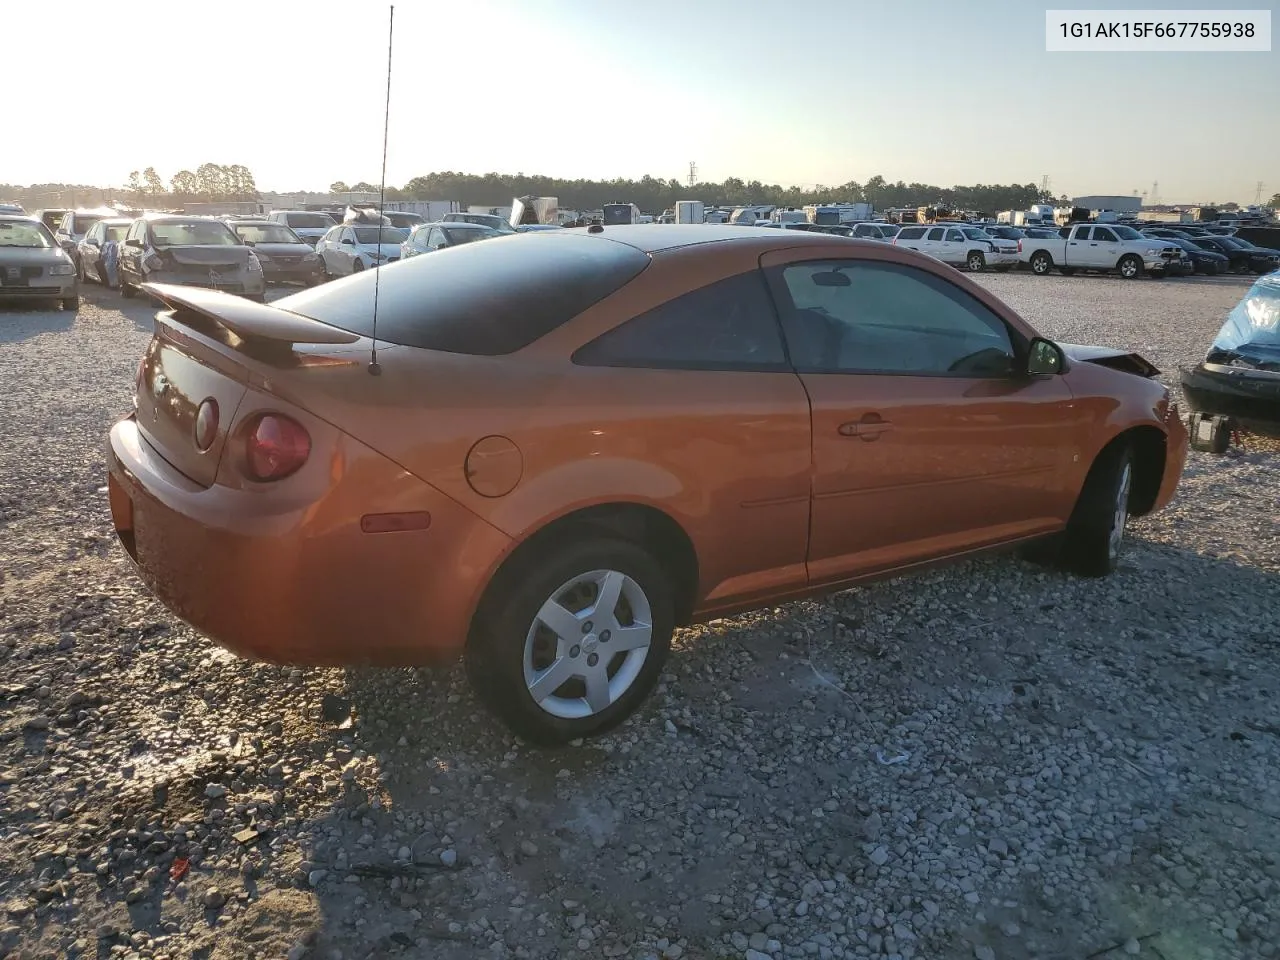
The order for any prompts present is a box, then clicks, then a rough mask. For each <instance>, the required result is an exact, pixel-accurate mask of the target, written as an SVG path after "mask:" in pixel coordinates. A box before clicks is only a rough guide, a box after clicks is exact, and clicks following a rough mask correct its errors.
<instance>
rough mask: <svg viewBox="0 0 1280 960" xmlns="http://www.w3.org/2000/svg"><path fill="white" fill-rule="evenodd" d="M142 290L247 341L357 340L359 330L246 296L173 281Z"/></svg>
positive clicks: (166, 303) (168, 305)
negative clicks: (348, 328)
mask: <svg viewBox="0 0 1280 960" xmlns="http://www.w3.org/2000/svg"><path fill="white" fill-rule="evenodd" d="M141 289H142V290H144V291H145V292H147V293H149V294H150V295H151V296H153V297H155V298H157V299H158V300H160V301H161V302H162V303H164V305H165V306H167V307H169V308H170V309H172V310H175V311H177V310H189V311H191V312H193V313H197V314H199V315H200V316H202V317H204V318H206V319H209V320H212V321H213V322H214V323H216V324H218V325H219V326H221V327H225V328H226V329H227V330H230V331H231V332H232V333H234V334H236V335H237V336H239V337H242V338H244V339H248V340H273V341H276V342H278V343H335V344H336V343H355V342H356V341H358V340H359V339H360V335H359V334H356V333H348V332H347V331H346V330H339V329H338V328H337V327H331V326H329V324H327V323H321V322H320V321H319V320H312V319H311V318H310V317H304V316H302V315H301V314H297V313H290V312H289V311H288V310H281V309H280V308H279V307H272V306H269V305H267V304H265V303H255V302H254V301H252V300H246V299H245V298H244V297H237V296H235V295H234V294H230V293H223V292H222V291H220V290H207V289H205V288H203V287H185V286H178V285H176V284H172V283H144V284H142V287H141Z"/></svg>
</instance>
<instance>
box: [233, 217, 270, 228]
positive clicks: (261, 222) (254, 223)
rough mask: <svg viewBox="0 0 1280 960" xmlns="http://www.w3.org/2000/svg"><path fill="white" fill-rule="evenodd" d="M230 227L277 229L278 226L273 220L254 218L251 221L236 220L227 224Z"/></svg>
mask: <svg viewBox="0 0 1280 960" xmlns="http://www.w3.org/2000/svg"><path fill="white" fill-rule="evenodd" d="M227 225H228V226H231V227H278V226H280V224H278V223H276V221H274V220H268V219H266V218H265V217H254V218H253V219H252V220H236V221H235V222H234V223H229V224H227Z"/></svg>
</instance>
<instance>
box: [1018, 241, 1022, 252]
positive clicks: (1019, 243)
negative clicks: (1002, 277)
mask: <svg viewBox="0 0 1280 960" xmlns="http://www.w3.org/2000/svg"><path fill="white" fill-rule="evenodd" d="M1018 252H1019V253H1021V252H1022V241H1021V240H1019V241H1018Z"/></svg>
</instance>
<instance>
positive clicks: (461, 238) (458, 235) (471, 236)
mask: <svg viewBox="0 0 1280 960" xmlns="http://www.w3.org/2000/svg"><path fill="white" fill-rule="evenodd" d="M441 229H443V230H444V235H445V236H446V237H448V238H449V242H450V243H470V242H471V241H472V240H483V239H485V238H486V237H496V236H498V231H497V230H491V229H489V228H488V227H470V228H468V227H442V228H441Z"/></svg>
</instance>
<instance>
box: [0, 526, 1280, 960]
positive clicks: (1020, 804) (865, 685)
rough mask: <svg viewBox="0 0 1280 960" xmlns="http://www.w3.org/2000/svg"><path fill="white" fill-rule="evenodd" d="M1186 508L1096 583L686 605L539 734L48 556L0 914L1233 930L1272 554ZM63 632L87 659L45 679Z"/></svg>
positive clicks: (448, 693) (929, 583)
mask: <svg viewBox="0 0 1280 960" xmlns="http://www.w3.org/2000/svg"><path fill="white" fill-rule="evenodd" d="M1177 520H1178V515H1177V513H1176V511H1175V516H1174V518H1173V519H1172V520H1170V521H1168V522H1162V523H1161V524H1155V525H1152V526H1150V527H1148V526H1147V525H1146V524H1145V523H1144V524H1142V525H1140V526H1139V527H1138V528H1137V529H1136V531H1135V532H1136V536H1137V540H1136V542H1135V543H1134V545H1133V547H1132V548H1131V549H1130V550H1129V552H1128V553H1127V554H1126V557H1125V560H1124V563H1123V564H1122V566H1121V569H1120V570H1118V571H1117V573H1116V574H1115V575H1114V576H1112V577H1109V578H1105V579H1102V580H1082V579H1077V578H1072V577H1068V576H1064V575H1061V574H1059V573H1056V572H1054V571H1050V570H1046V569H1043V568H1040V567H1036V566H1033V565H1031V564H1028V563H1024V562H1021V561H1019V560H1015V559H1011V558H990V559H983V560H977V561H972V562H969V563H966V564H963V565H961V566H959V567H957V568H953V569H951V570H944V571H933V572H929V573H925V574H922V575H919V576H916V577H912V578H902V579H899V580H893V581H888V582H885V583H881V584H876V585H873V586H869V587H865V588H861V589H857V590H851V591H846V592H843V593H840V594H837V595H834V596H832V597H829V598H825V599H822V600H817V601H810V602H802V603H793V604H788V605H786V606H783V607H779V608H776V609H772V610H763V611H758V612H756V613H751V614H746V615H743V616H740V617H735V618H732V619H726V620H720V621H715V622H712V623H710V624H705V625H701V626H698V627H695V628H690V629H687V630H682V631H680V633H679V635H678V636H677V638H676V643H675V648H676V649H675V651H674V653H673V656H672V657H671V659H670V661H669V662H668V664H667V666H666V668H665V669H664V672H663V675H662V677H661V679H660V682H659V685H658V688H657V689H656V690H655V692H654V695H653V696H652V698H651V699H650V701H649V702H648V703H647V704H646V705H645V706H644V707H643V708H642V709H641V710H640V712H639V713H638V714H637V715H636V716H635V717H634V718H633V719H632V720H631V721H629V722H628V723H626V724H624V725H623V726H622V727H620V728H619V729H618V730H616V731H614V732H612V733H610V734H608V735H607V736H604V737H602V738H599V739H597V740H593V741H589V742H586V743H583V744H579V745H571V746H568V747H565V748H561V749H556V750H543V749H533V748H530V747H528V746H527V745H525V744H522V743H521V742H519V741H518V740H517V739H516V738H514V737H513V736H511V735H510V734H509V733H508V732H507V731H506V730H505V729H504V728H502V727H501V726H500V725H499V724H498V723H497V722H496V721H494V720H493V719H492V718H491V717H490V716H489V715H488V714H487V713H485V712H484V711H483V710H482V709H481V707H480V706H479V704H478V703H477V701H476V700H475V699H474V698H473V697H472V695H471V694H470V692H469V691H468V690H467V688H466V685H465V680H464V678H463V675H462V671H461V670H460V669H457V668H451V669H442V670H345V671H344V670H295V669H290V668H285V667H276V666H269V665H262V664H254V663H249V662H246V661H242V660H239V659H237V658H235V657H233V656H231V655H230V654H227V653H225V652H224V651H222V650H220V649H218V648H216V647H215V646H213V645H212V644H211V643H210V642H208V641H207V640H204V639H203V638H200V637H199V636H197V635H195V634H193V633H192V632H191V631H189V630H188V629H187V628H185V627H182V626H181V625H180V624H177V623H176V621H175V620H174V619H173V618H172V617H171V616H170V615H168V614H166V613H164V612H163V611H162V610H161V609H160V608H159V606H158V604H157V603H156V602H155V601H154V600H153V599H151V598H150V597H148V596H146V595H145V593H144V592H143V591H142V590H141V588H140V587H130V588H128V589H125V590H123V591H122V592H121V593H120V595H119V596H118V597H113V598H108V597H106V596H105V595H101V594H99V593H97V592H96V590H95V589H90V590H88V591H86V590H85V589H84V587H83V585H82V583H81V582H80V581H78V580H68V581H67V582H65V583H61V584H59V583H57V582H54V583H52V584H50V585H49V586H48V589H46V590H45V591H44V592H43V593H42V597H43V599H42V602H41V604H40V606H39V607H38V608H32V614H31V619H30V622H27V621H22V622H17V621H12V620H11V621H10V627H9V632H8V633H7V634H6V636H12V637H13V638H14V640H15V647H14V652H13V653H12V654H10V655H7V659H6V660H5V661H4V669H5V671H6V673H5V676H6V687H5V690H4V694H5V698H6V699H5V701H4V703H3V705H2V707H0V730H2V731H3V734H4V737H5V739H4V741H3V742H4V743H5V744H6V747H5V756H6V763H7V766H6V767H5V768H4V769H3V770H2V771H0V772H3V773H4V774H5V777H6V778H5V779H4V781H3V784H2V785H3V787H4V789H3V792H0V813H2V814H3V815H2V816H0V823H2V824H4V828H5V830H4V832H2V833H0V902H3V904H4V907H5V909H6V910H7V912H8V917H9V920H8V923H9V927H7V928H3V929H0V946H4V945H5V944H4V942H3V941H4V938H5V937H6V936H8V935H10V934H12V935H13V936H16V937H18V938H19V939H20V940H21V942H22V943H23V944H24V945H26V944H30V945H31V946H32V947H34V948H36V952H33V953H31V954H30V955H31V956H52V955H58V956H73V955H74V956H78V957H85V956H98V957H102V958H105V957H106V956H108V955H111V954H112V951H113V950H114V951H115V952H117V953H118V952H119V951H120V949H121V948H122V947H123V946H124V945H125V944H126V943H127V942H132V943H133V944H134V945H135V946H137V945H138V944H140V943H147V944H149V950H150V955H156V956H159V955H161V954H165V955H170V956H184V957H186V956H190V957H192V958H193V960H243V958H246V957H250V956H256V957H260V958H266V957H283V956H292V957H306V958H308V960H320V958H325V960H328V958H330V957H333V956H335V954H334V953H333V950H335V949H336V950H340V951H341V952H342V956H343V957H344V958H347V960H350V958H366V957H368V958H378V960H381V958H384V957H386V958H392V960H396V958H406V960H408V958H416V957H428V956H429V957H433V958H444V960H455V958H456V960H464V958H473V957H476V956H485V957H486V958H498V957H512V956H523V957H527V958H539V960H541V958H552V957H559V958H568V957H570V956H576V957H581V958H591V960H595V958H599V957H619V956H622V957H627V958H629V960H636V958H641V957H658V956H662V955H663V954H664V953H665V954H666V956H667V957H669V958H670V957H676V958H678V957H679V956H680V955H681V954H683V955H684V956H686V957H690V958H692V957H710V956H716V955H721V954H722V953H723V955H726V956H729V955H732V956H735V957H741V956H743V955H744V954H745V952H746V950H747V949H757V947H752V946H750V944H753V943H755V944H760V945H763V946H762V947H760V948H759V949H760V950H761V952H763V953H765V954H767V955H771V956H775V957H776V956H782V955H783V951H782V949H781V948H780V947H779V948H778V949H775V948H773V947H772V946H770V944H771V943H778V944H786V946H787V948H788V950H789V951H792V952H794V951H795V950H802V951H803V952H804V954H805V955H810V954H812V955H818V956H821V950H820V949H819V948H821V947H828V949H830V944H836V945H839V946H841V948H842V950H843V951H844V952H845V955H846V956H852V955H883V954H885V953H888V954H890V955H891V954H892V953H894V952H897V953H900V954H903V955H905V954H904V952H903V951H902V950H900V949H897V945H898V944H910V945H911V946H912V948H913V949H912V950H910V951H907V953H911V954H913V955H914V956H916V957H929V958H931V960H932V958H938V960H969V958H971V957H973V956H975V955H978V956H984V955H985V954H983V953H977V954H975V947H990V948H991V949H992V950H993V951H994V955H995V956H997V957H999V958H1001V960H1005V958H1010V957H1030V956H1037V957H1041V958H1043V960H1055V958H1064V960H1080V958H1082V957H1085V956H1088V955H1092V954H1094V953H1095V952H1097V951H1100V950H1103V949H1104V948H1106V947H1108V946H1111V945H1113V944H1121V945H1123V944H1125V943H1127V942H1128V940H1129V939H1130V938H1144V939H1141V946H1142V950H1143V953H1146V952H1148V949H1147V948H1148V947H1150V948H1151V952H1152V955H1153V956H1154V955H1156V953H1155V951H1156V950H1159V951H1160V955H1162V956H1165V957H1167V958H1170V960H1172V958H1174V957H1177V958H1179V960H1182V958H1185V957H1193V956H1195V957H1198V956H1200V955H1201V954H1200V953H1199V952H1198V951H1197V952H1187V945H1188V944H1193V945H1196V946H1197V947H1199V946H1202V945H1203V946H1210V947H1212V948H1213V950H1214V952H1213V953H1212V956H1214V957H1217V958H1228V957H1236V956H1243V955H1245V954H1244V953H1242V952H1240V950H1238V949H1237V948H1236V944H1237V943H1238V944H1240V945H1241V947H1242V948H1243V947H1245V946H1247V945H1248V944H1249V943H1253V944H1255V945H1256V943H1258V942H1261V941H1262V940H1263V939H1265V938H1268V937H1270V938H1271V939H1272V940H1273V941H1274V940H1275V939H1276V937H1277V936H1278V935H1280V916H1278V915H1277V913H1276V911H1275V908H1274V905H1273V904H1275V903H1276V902H1277V898H1275V897H1271V896H1269V893H1270V892H1272V891H1273V890H1274V883H1275V881H1276V880H1280V832H1278V827H1280V809H1277V808H1276V803H1277V802H1276V794H1275V789H1274V784H1273V780H1272V777H1273V772H1274V770H1275V769H1277V768H1280V750H1278V749H1277V746H1278V745H1280V717H1277V716H1276V714H1275V709H1274V706H1273V705H1274V703H1275V702H1276V698H1275V686H1276V680H1275V677H1276V667H1277V661H1278V660H1280V641H1278V640H1277V637H1280V601H1278V600H1277V597H1280V583H1278V581H1277V576H1276V574H1275V573H1274V572H1268V571H1266V570H1263V569H1261V568H1260V567H1259V566H1257V565H1253V564H1250V563H1248V562H1243V561H1241V560H1239V559H1236V558H1233V557H1231V556H1228V555H1226V554H1228V553H1229V552H1230V550H1229V548H1226V547H1224V548H1223V549H1222V550H1221V551H1220V553H1221V554H1223V555H1221V556H1208V555H1204V554H1198V553H1193V552H1190V551H1187V550H1185V549H1182V548H1180V547H1177V546H1172V545H1170V544H1169V543H1166V542H1161V541H1162V538H1164V537H1165V536H1168V535H1169V529H1171V528H1170V524H1176V522H1177ZM1175 542H1176V539H1175ZM95 549H96V548H95ZM104 550H106V548H104ZM1270 559H1271V562H1272V563H1273V564H1274V560H1275V558H1274V557H1272V558H1270ZM100 560H101V561H102V562H108V563H113V562H115V561H120V562H121V563H123V561H124V556H123V553H122V551H121V550H120V548H119V547H118V546H117V545H115V544H114V543H112V544H111V545H110V548H109V550H106V555H105V556H103V557H101V558H100ZM119 569H120V571H123V570H124V569H125V568H124V567H123V566H121V567H120V568H119ZM117 579H118V578H117ZM4 586H6V587H9V588H11V590H12V591H13V593H12V596H15V597H16V596H18V591H19V588H20V586H21V585H20V584H18V583H16V582H15V583H8V584H5V585H4ZM112 589H113V590H115V589H116V588H115V587H113V588H112ZM64 594H65V595H64ZM116 606H118V607H119V608H121V609H124V610H128V611H129V612H128V613H126V614H125V615H124V616H123V617H120V618H117V619H116V620H101V621H100V619H99V618H100V617H102V616H103V614H104V612H105V611H108V610H109V609H113V608H115V607H116ZM46 611H48V612H49V613H50V614H51V615H52V616H53V617H54V620H53V621H52V623H45V622H44V621H43V620H41V619H40V618H41V617H44V616H46V615H47V614H46ZM99 622H101V623H103V624H108V623H109V624H111V626H108V627H105V628H104V629H101V631H100V632H98V631H99V628H98V627H96V626H95V628H94V631H93V632H91V631H89V630H87V629H84V627H85V625H90V624H98V623H99ZM59 631H61V633H60V632H59ZM60 637H61V638H62V639H60ZM63 640H65V641H66V642H67V643H70V644H71V646H70V647H69V648H67V650H65V651H63V652H61V653H59V651H60V650H62V646H61V644H62V642H63ZM58 663H63V664H68V665H69V664H79V665H89V664H94V665H96V666H95V669H93V670H91V671H90V670H85V669H81V670H80V673H79V676H78V677H72V678H71V680H69V681H66V682H67V683H68V684H69V686H63V685H62V681H59V682H55V683H53V684H52V687H53V688H56V692H55V691H54V690H53V689H51V690H48V691H45V692H43V693H41V692H39V690H38V685H39V684H40V683H42V682H45V681H43V680H42V679H41V678H42V677H44V676H46V675H47V676H49V677H57V676H59V675H60V671H62V670H64V669H65V667H57V666H54V665H55V664H58ZM61 675H63V676H65V675H66V674H61ZM143 691H145V694H144V693H143ZM41 717H43V719H42V720H40V721H39V722H38V723H37V722H36V720H38V719H39V718H41ZM103 729H107V730H110V735H109V737H107V738H106V739H103V740H101V741H100V744H101V745H100V746H99V747H98V748H96V750H97V751H98V752H94V753H88V752H85V751H82V750H80V749H78V748H76V747H75V746H74V744H76V743H78V742H80V741H81V740H85V741H88V740H89V739H90V738H95V737H100V736H102V735H101V734H100V733H99V732H98V731H101V730H103ZM51 747H54V748H56V749H50V748H51ZM99 753H100V755H99ZM900 756H901V757H904V759H903V760H902V761H901V762H893V761H895V760H896V759H897V758H898V757H900ZM94 764H104V765H103V766H95V765H94ZM73 924H74V926H73ZM1226 930H1230V932H1231V934H1232V936H1234V937H1236V938H1237V939H1236V940H1235V941H1232V940H1231V939H1230V938H1229V937H1228V936H1227V935H1226V933H1224V931H1226ZM1011 931H1013V932H1011ZM144 934H145V936H144ZM824 937H825V938H827V940H826V941H824V940H823V939H822V938H824ZM841 938H843V940H841ZM76 939H81V940H84V941H85V948H84V949H78V951H76V952H73V951H70V950H68V949H67V947H68V945H69V944H71V943H72V941H74V940H76ZM890 941H892V943H891V942H890ZM743 944H746V945H747V946H743ZM804 944H813V949H810V948H807V947H804ZM871 944H874V945H875V949H874V950H872V949H871V946H870V945H871ZM46 948H47V949H46ZM766 948H767V949H766ZM41 951H43V952H41ZM521 951H522V952H521ZM16 955H23V954H16ZM786 955H788V956H790V955H791V953H787V954H786Z"/></svg>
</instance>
